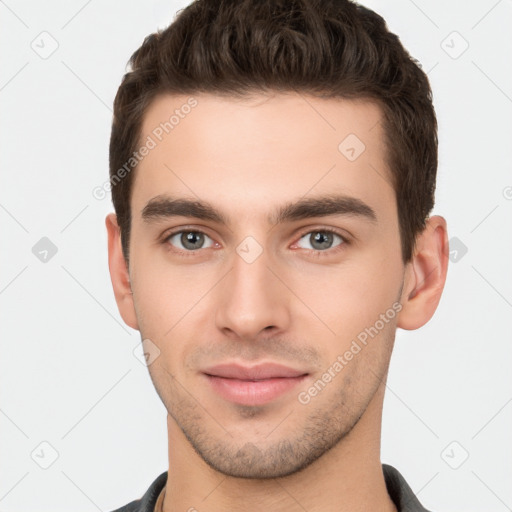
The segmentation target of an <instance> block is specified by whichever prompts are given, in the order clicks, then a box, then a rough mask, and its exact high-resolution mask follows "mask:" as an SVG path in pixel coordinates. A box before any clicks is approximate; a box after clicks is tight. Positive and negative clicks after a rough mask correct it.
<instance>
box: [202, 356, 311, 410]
mask: <svg viewBox="0 0 512 512" xmlns="http://www.w3.org/2000/svg"><path fill="white" fill-rule="evenodd" d="M203 374H204V375H205V377H206V379H207V380H208V382H209V384H210V386H211V387H212V389H213V391H214V392H215V393H217V394H218V395H219V396H221V397H222V398H223V399H225V400H227V401H229V402H233V403H237V404H240V405H253V406H256V405H263V404H265V403H268V402H271V401H272V400H275V399H277V398H278V397H280V396H282V395H283V394H285V393H287V392H289V391H291V390H292V389H293V388H295V387H296V386H297V385H299V384H300V383H301V382H302V381H304V379H305V378H306V377H307V375H308V373H307V372H304V371H300V370H295V369H293V368H289V367H286V366H282V365H278V364H274V363H267V364H260V365H256V366H252V367H246V366H240V365H236V364H224V365H218V366H214V367H212V368H208V369H207V370H204V371H203Z"/></svg>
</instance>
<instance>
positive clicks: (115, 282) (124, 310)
mask: <svg viewBox="0 0 512 512" xmlns="http://www.w3.org/2000/svg"><path fill="white" fill-rule="evenodd" d="M105 225H106V226H107V234H108V268H109V271H110V279H111V281H112V286H113V288H114V296H115V298H116V302H117V308H118V309H119V313H120V314H121V317H122V318H123V320H124V321H125V323H126V324H127V325H129V326H130V327H131V328H132V329H137V330H138V329H139V324H138V322H137V315H136V314H135V306H134V303H133V294H132V289H131V284H130V274H129V272H128V266H127V264H126V260H125V259H124V255H123V250H122V247H121V230H120V229H119V225H118V224H117V217H116V215H115V214H114V213H109V214H108V215H107V217H106V218H105Z"/></svg>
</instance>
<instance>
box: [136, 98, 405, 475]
mask: <svg viewBox="0 0 512 512" xmlns="http://www.w3.org/2000/svg"><path fill="white" fill-rule="evenodd" d="M195 99H196V100H197V106H195V107H194V108H192V109H188V108H187V109H182V106H183V105H185V104H186V103H187V100H188V97H185V96H170V95H168V96H162V97H160V98H158V99H157V100H156V101H154V103H153V104H152V105H151V107H150V108H149V110H148V111H147V113H146V115H145V118H144V123H143V129H142V134H141V141H142V142H145V141H147V140H148V139H147V137H148V136H150V137H151V138H152V139H153V140H154V141H155V142H156V147H154V148H153V149H151V150H150V151H149V154H148V155H147V156H146V157H145V158H144V159H143V160H142V161H141V163H140V164H139V165H138V167H137V170H136V171H135V172H136V175H135V181H134V188H133V196H132V201H131V205H132V230H131V239H130V269H129V272H130V279H131V286H132V290H133V301H134V309H135V315H136V319H137V325H136V327H137V328H139V330H140V332H141V336H142V338H143V339H149V340H151V342H152V343H153V344H154V345H156V346H157V347H158V349H159V350H160V354H159V356H158V357H157V358H156V359H155V360H154V362H152V364H150V366H149V371H150V374H151V378H152V380H153V382H154V385H155V387H156V389H157V392H158V394H159V396H160V397H161V399H162V401H163V403H164V404H165V407H166V408H167V411H168V413H169V416H170V418H169V427H170V436H174V437H176V438H178V437H179V436H181V437H183V434H184V436H185V437H186V438H187V439H188V441H189V442H190V443H191V445H192V446H193V447H194V449H195V451H196V452H197V453H198V454H199V455H200V456H201V457H202V458H203V459H204V460H205V461H206V462H207V463H208V464H209V465H210V466H212V467H213V468H215V469H217V470H218V471H221V472H223V473H225V474H229V475H232V476H241V477H255V478H271V477H277V476H284V475H286V474H291V473H293V472H295V471H298V470H300V469H302V468H304V467H306V466H307V465H308V464H310V463H311V462H313V461H314V460H316V459H317V458H318V457H320V456H321V455H323V454H324V453H325V452H327V451H328V450H329V449H330V448H332V447H333V446H335V445H336V444H337V443H338V442H339V441H340V440H341V439H343V438H344V437H345V436H346V435H347V434H348V433H349V432H350V431H351V430H352V429H353V428H357V424H358V422H359V423H360V424H361V422H360V421H359V420H360V418H361V417H362V416H363V415H364V413H365V411H366V410H367V409H369V408H371V407H373V409H374V410H378V408H379V406H378V405H377V402H379V401H380V402H381V401H382V394H381V392H382V391H383V386H384V382H385V376H386V373H387V368H388V363H389V357H390V354H391V350H392V345H393V340H394V334H395V330H396V322H397V315H395V314H394V313H396V301H398V300H400V294H401V291H402V285H403V279H404V265H403V263H402V259H401V249H400V247H401V245H400V236H399V225H398V216H397V208H396V201H395V194H394V190H393V188H392V186H391V178H390V176H391V175H390V171H389V169H388V168H387V166H386V164H385V161H386V150H385V147H384V135H383V128H382V124H381V122H380V121H382V118H381V111H380V109H379V108H378V107H377V106H376V105H375V104H372V103H370V102H365V101H357V102H356V101H348V100H339V99H329V100H327V99H318V98H313V97H309V96H307V97H306V96H300V95H297V94H286V95H284V94H276V95H275V96H255V97H253V98H252V99H251V100H244V101H240V100H234V99H228V98H224V99H222V98H220V97H217V96H213V95H196V96H195ZM176 109H178V110H180V109H181V110H180V112H182V113H183V112H184V111H187V112H189V113H188V114H186V115H183V116H182V117H180V119H179V122H178V123H176V124H175V125H174V128H172V131H169V133H168V134H166V133H165V132H163V134H162V130H161V129H160V130H158V129H157V128H158V127H159V126H160V123H163V122H165V121H167V120H169V117H170V116H171V115H172V113H173V112H174V111H175V110H176ZM155 129H157V131H156V132H155ZM155 133H157V134H159V135H160V138H161V139H162V140H161V141H159V140H158V138H157V137H155ZM347 137H348V138H347ZM345 139H346V140H345ZM343 141H344V142H343ZM361 142H362V143H363V144H364V147H363V145H362V144H361ZM340 143H342V144H341V146H340ZM339 146H340V147H339ZM326 198H331V199H332V198H336V199H334V200H332V201H330V202H329V201H328V200H326ZM315 199H323V200H321V201H319V202H316V203H315V202H314V200H315ZM176 200H186V201H193V202H197V203H202V204H204V205H207V206H208V207H210V208H211V209H213V210H215V212H214V213H217V215H214V214H212V212H211V211H210V210H206V209H205V208H199V209H198V208H195V210H194V209H191V208H190V207H189V206H187V204H185V203H181V204H180V203H177V202H174V203H173V204H172V205H171V204H169V203H166V201H176ZM298 202H303V203H304V205H303V206H302V207H301V208H294V205H296V204H297V203H298ZM173 205H174V206H173ZM196 206H197V205H196ZM171 213H174V215H167V214H171ZM393 304H395V309H393ZM390 311H391V312H393V314H391V312H390ZM365 329H366V330H365ZM361 333H366V340H365V341H366V343H363V341H362V340H363V339H365V336H364V334H361ZM370 333H371V334H370ZM358 336H359V337H358ZM354 342H355V343H356V345H354ZM356 346H358V347H359V350H358V349H357V348H356ZM347 351H349V352H351V353H352V357H350V356H345V354H346V352H347ZM339 356H341V359H340V358H339ZM341 361H343V363H342V362H341ZM336 362H338V363H339V364H338V365H336V364H335V363H336ZM269 363H275V364H277V365H282V366H285V367H287V368H288V369H290V370H289V372H288V373H286V372H285V371H283V370H282V369H278V368H275V367H272V366H269V365H268V364H269ZM218 365H228V367H227V368H226V367H224V368H219V367H218ZM340 366H341V368H340ZM215 367H217V368H215ZM240 368H241V369H240ZM244 370H245V373H244ZM237 371H239V372H241V374H240V373H238V374H237V373H236V372H237ZM326 372H327V373H329V374H330V375H331V379H330V381H329V379H328V378H327V377H325V376H324V374H325V373H326ZM323 376H324V377H323ZM233 377H238V378H233ZM319 379H320V380H321V381H322V382H323V385H322V384H321V383H320V384H319V383H318V382H317V381H319ZM322 379H323V380H322ZM326 381H327V382H326ZM315 383H316V387H315ZM311 388H313V390H311ZM314 389H316V392H315V391H314ZM372 404H373V405H372ZM183 439H184V438H183Z"/></svg>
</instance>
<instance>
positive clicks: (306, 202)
mask: <svg viewBox="0 0 512 512" xmlns="http://www.w3.org/2000/svg"><path fill="white" fill-rule="evenodd" d="M329 215H346V216H351V217H360V218H362V219H364V220H367V221H369V222H373V223H375V222H377V214H376V213H375V210H374V209H373V208H371V207H370V206H368V205H367V204H366V203H364V202H363V201H362V200H361V199H358V198H356V197H350V196H345V195H326V196H319V197H310V198H302V199H299V200H298V201H296V202H289V203H286V204H285V205H283V206H281V207H280V208H279V209H278V210H277V211H276V212H274V213H273V214H271V215H270V216H269V218H268V221H269V224H271V225H275V224H282V223H285V222H291V221H296V220H303V219H308V218H311V217H327V216H329ZM170 217H194V218H197V219H201V220H206V221H212V222H217V223H219V224H224V225H229V218H228V217H227V216H225V215H224V214H222V213H221V212H220V211H219V210H217V209H216V208H215V207H214V206H212V205H211V204H210V203H208V202H205V201H199V200H193V199H184V198H172V197H170V196H167V195H159V196H156V197H154V198H152V199H150V200H149V201H148V203H147V204H146V206H144V208H143V210H142V220H143V221H144V222H146V223H148V224H149V223H151V222H153V221H158V220H164V219H168V218H170Z"/></svg>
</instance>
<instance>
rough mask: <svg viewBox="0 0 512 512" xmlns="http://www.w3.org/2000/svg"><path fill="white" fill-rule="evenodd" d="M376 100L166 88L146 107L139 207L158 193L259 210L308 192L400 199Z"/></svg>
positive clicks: (137, 175)
mask: <svg viewBox="0 0 512 512" xmlns="http://www.w3.org/2000/svg"><path fill="white" fill-rule="evenodd" d="M382 121H383V118H382V111H381V109H380V107H379V106H378V105H377V104H376V103H375V102H372V101H368V100H346V99H337V98H336V99H332V98H331V99H325V98H316V97H312V96H307V95H303V94H299V93H274V94H266V95H263V94H254V95H252V96H251V97H247V98H244V99H240V98H232V97H221V96H217V95H213V94H204V93H202V94H195V95H191V96H189V95H162V96H160V97H158V98H156V99H155V100H154V101H153V103H152V104H151V105H150V107H149V108H148V110H147V112H146V114H145V116H144V119H143V124H142V129H141V136H140V146H141V147H142V146H143V145H147V146H148V147H151V149H150V150H149V151H146V156H145V157H144V158H142V159H141V160H140V162H139V164H138V166H137V169H136V173H135V183H134V187H133V196H132V201H133V211H134V213H135V212H137V211H138V212H141V211H142V209H143V207H144V204H145V202H146V201H147V200H149V199H151V198H152V197H155V196H157V195H161V194H166V193H167V194H170V195H172V196H186V197H190V198H202V199H208V200H209V201H210V202H211V203H213V204H215V203H216V202H217V203H218V204H219V205H220V204H223V205H224V206H226V207H233V208H235V207H237V206H238V207H239V209H240V211H242V209H243V211H244V212H255V210H256V209H258V208H260V209H261V207H262V201H265V202H266V204H267V205H268V203H269V202H274V203H280V204H281V203H282V202H283V201H290V200H293V199H294V198H299V197H303V196H305V195H307V194H309V193H313V192H315V193H317V192H318V193H320V192H340V193H343V194H346V195H352V196H359V197H362V196H366V198H365V199H366V201H368V200H371V201H373V202H374V204H375V203H377V204H376V206H377V207H378V203H379V202H382V201H390V200H391V201H394V192H393V189H392V187H391V185H390V183H391V178H390V172H389V169H388V167H387V164H386V148H385V142H384V132H383V122H382Z"/></svg>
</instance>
